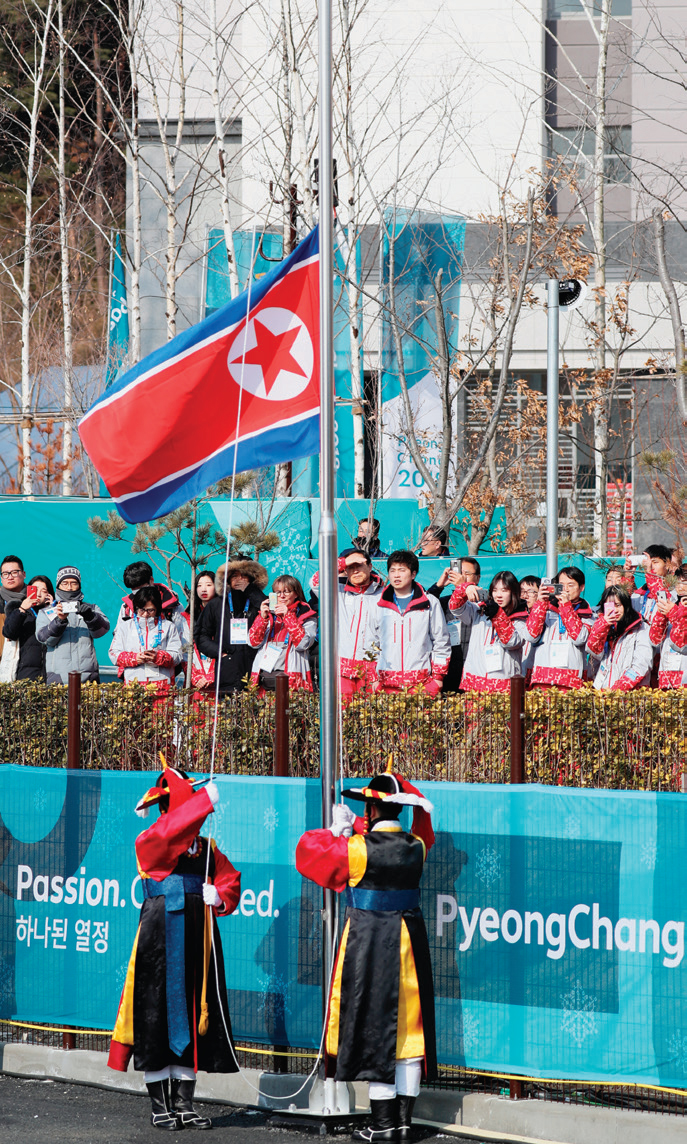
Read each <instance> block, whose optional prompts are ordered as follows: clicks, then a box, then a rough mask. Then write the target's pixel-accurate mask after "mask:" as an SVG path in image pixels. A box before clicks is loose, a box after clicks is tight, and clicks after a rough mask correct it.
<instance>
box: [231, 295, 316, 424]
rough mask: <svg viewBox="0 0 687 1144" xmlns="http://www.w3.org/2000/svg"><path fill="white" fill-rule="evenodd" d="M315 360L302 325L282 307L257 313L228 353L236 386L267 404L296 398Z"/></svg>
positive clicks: (305, 330) (310, 373) (311, 346)
mask: <svg viewBox="0 0 687 1144" xmlns="http://www.w3.org/2000/svg"><path fill="white" fill-rule="evenodd" d="M244 340H245V345H244ZM244 353H245V358H244ZM314 360H315V355H314V352H313V344H312V339H311V337H310V334H309V332H308V327H307V326H306V325H305V322H303V321H301V319H300V318H298V317H297V316H296V315H295V314H294V313H293V312H292V311H291V310H285V309H284V308H283V307H281V306H268V307H266V309H264V310H258V312H257V313H256V314H255V315H254V316H253V317H252V318H251V319H250V320H249V322H248V323H247V325H244V326H242V327H241V329H240V330H239V332H238V333H237V335H236V337H235V338H234V341H233V342H232V344H231V348H230V350H229V353H228V354H227V366H228V368H229V373H230V374H231V376H232V377H233V379H234V381H235V382H236V384H237V385H240V386H241V387H242V388H243V389H247V390H248V391H249V392H250V393H253V394H255V396H256V397H262V398H264V399H265V400H267V401H288V400H289V398H292V397H298V395H299V394H300V393H302V392H303V390H304V389H306V387H307V386H308V385H309V383H310V379H311V377H312V371H313V365H314Z"/></svg>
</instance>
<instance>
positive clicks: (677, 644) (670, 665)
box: [649, 600, 687, 688]
mask: <svg viewBox="0 0 687 1144" xmlns="http://www.w3.org/2000/svg"><path fill="white" fill-rule="evenodd" d="M649 639H650V640H651V643H652V644H653V646H654V647H655V648H660V649H661V658H660V660H659V664H658V686H659V687H665V688H675V687H687V604H685V603H684V600H680V601H679V603H677V604H676V605H675V607H674V608H673V610H672V611H671V613H670V615H669V616H664V615H663V613H662V612H659V611H658V609H657V610H656V611H655V612H654V618H653V619H652V621H651V627H650V628H649Z"/></svg>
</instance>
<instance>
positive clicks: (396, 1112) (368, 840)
mask: <svg viewBox="0 0 687 1144" xmlns="http://www.w3.org/2000/svg"><path fill="white" fill-rule="evenodd" d="M344 795H345V797H346V798H351V799H355V800H359V801H364V802H365V817H364V819H362V818H356V817H355V815H354V814H353V813H352V811H350V810H349V809H348V807H346V806H343V805H339V806H335V807H334V813H333V824H332V827H331V829H329V830H309V831H308V832H307V833H306V834H304V835H303V837H302V838H301V839H300V841H299V843H298V848H297V850H296V866H297V868H298V870H299V871H300V873H301V874H303V875H304V876H305V877H306V878H310V879H311V880H312V881H313V882H317V884H318V885H320V886H325V887H327V888H329V889H332V890H336V891H338V892H339V893H345V895H346V918H345V922H344V930H343V934H342V937H341V944H340V946H339V952H338V955H337V959H336V965H335V967H334V974H333V977H332V987H331V993H330V997H329V1011H328V1016H327V1030H326V1042H325V1045H326V1053H327V1074H328V1075H330V1076H334V1077H335V1078H336V1080H341V1081H354V1080H367V1081H369V1082H370V1107H371V1111H372V1125H371V1127H369V1128H364V1129H362V1130H361V1131H357V1132H355V1133H354V1138H356V1139H359V1140H363V1141H367V1142H368V1144H369V1142H375V1141H396V1140H408V1139H409V1138H410V1124H411V1117H412V1111H413V1105H414V1103H415V1098H416V1097H417V1095H418V1093H419V1091H420V1079H421V1074H422V1072H423V1070H424V1075H425V1079H427V1080H432V1079H433V1078H434V1076H435V1075H436V1045H435V1029H434V990H433V985H432V967H431V962H430V956H429V944H428V941H427V931H426V929H425V923H424V919H423V917H422V913H421V912H420V892H419V885H420V878H421V876H422V869H423V865H424V862H425V858H426V856H427V852H428V850H429V848H430V847H431V846H432V844H433V842H434V832H433V830H432V824H431V819H430V813H431V810H432V804H431V803H430V802H429V801H428V800H427V799H425V798H424V797H423V796H422V795H421V794H420V792H419V791H417V790H416V789H415V788H414V787H412V786H411V785H410V783H408V782H406V781H405V780H404V779H403V778H402V777H401V776H400V775H396V774H391V773H386V774H383V775H378V776H377V777H376V778H374V779H372V781H371V782H370V783H369V785H368V786H366V787H363V788H362V789H358V790H347V791H345V792H344ZM408 805H410V806H413V807H414V816H413V826H412V830H411V832H410V833H407V832H406V831H404V830H402V828H401V825H400V823H399V822H398V821H397V820H398V816H399V814H400V812H401V810H402V809H403V807H404V806H408ZM347 835H348V836H347Z"/></svg>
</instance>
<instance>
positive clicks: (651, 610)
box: [632, 572, 675, 625]
mask: <svg viewBox="0 0 687 1144" xmlns="http://www.w3.org/2000/svg"><path fill="white" fill-rule="evenodd" d="M659 592H666V593H667V594H668V597H669V598H672V599H675V594H674V593H671V592H670V589H669V588H666V585H665V581H664V580H663V577H662V576H654V574H653V572H647V573H646V586H645V587H644V588H640V589H639V591H637V592H633V593H632V607H633V608H634V610H635V612H639V614H640V616H641V617H642V619H643V620H644V623H645V624H647V625H649V624H651V621H652V620H653V618H654V614H655V612H656V603H657V600H658V593H659Z"/></svg>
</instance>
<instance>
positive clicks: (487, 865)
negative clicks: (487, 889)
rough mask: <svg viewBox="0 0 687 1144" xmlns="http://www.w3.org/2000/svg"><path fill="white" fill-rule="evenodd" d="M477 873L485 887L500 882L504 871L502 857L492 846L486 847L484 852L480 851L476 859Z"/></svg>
mask: <svg viewBox="0 0 687 1144" xmlns="http://www.w3.org/2000/svg"><path fill="white" fill-rule="evenodd" d="M475 872H476V874H477V877H478V878H479V880H480V882H484V885H485V886H491V884H492V882H498V881H499V879H500V877H501V874H502V873H503V871H502V870H501V856H500V854H497V853H496V851H495V850H492V848H491V846H485V848H484V850H480V851H478V853H477V856H476V858H475Z"/></svg>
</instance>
